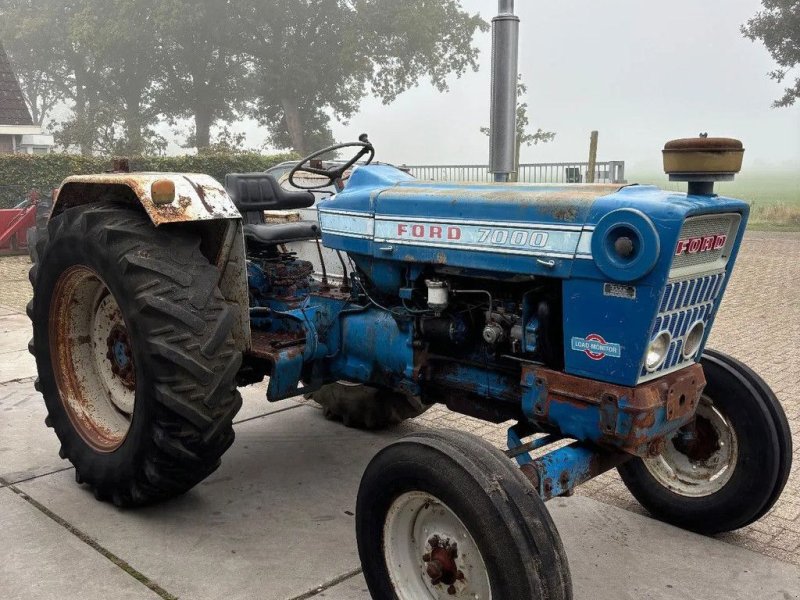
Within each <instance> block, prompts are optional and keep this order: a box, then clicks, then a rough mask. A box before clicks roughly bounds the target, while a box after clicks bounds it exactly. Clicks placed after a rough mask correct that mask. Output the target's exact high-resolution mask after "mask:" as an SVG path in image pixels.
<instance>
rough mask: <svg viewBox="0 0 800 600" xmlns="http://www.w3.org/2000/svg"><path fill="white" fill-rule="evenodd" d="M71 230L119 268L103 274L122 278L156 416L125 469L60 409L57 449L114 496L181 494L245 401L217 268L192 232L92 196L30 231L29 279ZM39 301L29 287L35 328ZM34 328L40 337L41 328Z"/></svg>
mask: <svg viewBox="0 0 800 600" xmlns="http://www.w3.org/2000/svg"><path fill="white" fill-rule="evenodd" d="M78 237H85V238H86V239H87V240H88V242H87V243H88V244H90V246H91V247H93V248H97V247H104V248H105V251H106V252H107V253H108V255H109V257H110V258H109V262H110V264H111V265H112V267H110V268H111V269H115V270H116V271H118V273H117V274H112V273H109V274H108V277H109V278H112V277H115V278H117V279H119V280H120V281H124V284H123V286H124V290H125V293H126V294H129V296H130V299H129V300H128V306H129V309H128V313H126V318H128V319H131V320H135V321H137V323H138V326H139V328H140V329H141V331H142V332H144V336H143V337H144V338H145V339H140V340H139V341H138V343H139V344H140V345H141V346H142V348H143V354H144V356H146V359H145V361H146V363H147V370H146V376H145V379H147V380H148V381H146V382H144V388H146V389H147V393H148V394H149V398H150V400H149V401H152V403H153V408H152V411H153V412H152V414H153V418H152V422H151V423H149V424H147V425H146V426H145V427H146V432H145V434H143V437H144V438H146V439H141V440H139V441H138V442H137V443H138V444H139V445H140V446H141V449H140V451H139V452H138V453H137V455H140V458H139V460H138V463H137V465H136V466H133V467H132V469H133V472H131V473H129V474H128V476H127V477H116V478H115V477H114V476H113V475H112V474H110V473H108V472H107V471H108V470H107V469H105V468H102V467H101V466H100V465H99V464H98V463H99V461H98V460H97V458H96V457H91V456H86V452H85V450H83V449H82V448H81V446H82V444H81V443H79V441H78V439H76V438H77V434H75V435H68V434H65V431H64V429H65V428H64V426H63V419H61V421H62V426H61V427H59V425H58V421H59V420H58V419H56V420H55V421H56V433H57V434H59V437H60V438H62V447H63V450H64V454H65V456H66V457H67V458H69V459H70V460H71V461H72V462H73V464H75V467H76V471H77V472H78V473H79V476H80V478H81V480H82V481H84V482H85V483H87V484H89V485H91V486H92V487H93V488H94V489H95V492H96V493H97V495H98V496H99V497H100V498H102V499H110V500H111V501H113V502H114V504H116V505H118V506H131V505H141V504H148V503H151V502H154V501H159V500H162V499H165V498H167V497H170V496H174V495H177V494H181V493H183V492H185V491H187V490H188V489H190V488H191V487H193V486H194V485H196V484H197V483H199V482H200V481H201V480H202V479H204V478H205V477H207V476H208V475H209V474H210V473H212V472H213V471H214V470H215V469H216V468H217V467H218V466H219V464H220V457H221V455H222V453H223V452H224V451H225V450H227V448H228V447H229V446H230V445H231V443H232V442H233V439H234V434H233V418H234V416H235V414H236V412H237V411H238V410H239V408H240V407H241V403H242V400H241V396H240V395H239V393H238V391H237V390H236V383H235V375H236V372H237V370H238V368H239V365H240V364H241V353H240V352H238V351H237V350H235V348H234V343H233V325H234V318H233V308H232V307H231V306H229V305H228V303H227V302H226V301H225V299H224V298H223V296H222V294H221V293H220V291H219V289H218V287H217V283H218V280H219V271H218V270H217V268H216V267H214V266H213V265H211V264H210V263H209V262H208V260H207V259H206V258H205V257H204V256H203V255H202V253H201V252H200V243H199V238H198V237H197V236H196V235H194V234H192V233H190V232H188V231H186V230H181V229H177V228H175V229H171V230H170V232H169V233H168V234H167V233H164V232H162V231H160V230H156V228H155V227H153V225H152V223H151V222H150V221H149V219H148V217H147V216H146V215H145V214H144V212H142V211H140V210H134V209H131V208H130V207H120V206H116V205H108V204H94V205H85V206H80V207H76V208H72V209H67V210H65V211H63V212H62V213H61V214H60V215H59V216H58V217H56V218H54V219H51V220H50V222H49V223H48V227H47V235H46V236H41V238H40V239H39V240H37V252H38V256H39V257H40V259H41V265H42V269H39V270H37V271H34V269H32V272H33V274H32V278H33V280H34V282H35V283H34V288H36V282H38V280H39V278H40V277H41V275H42V272H43V270H44V266H45V265H46V263H47V258H48V257H47V254H48V252H49V251H50V249H51V248H52V247H53V246H55V245H56V242H58V241H59V240H61V239H62V238H64V239H67V240H69V239H72V240H74V241H77V238H78ZM51 240H52V241H51ZM62 245H63V244H62ZM103 275H105V274H102V273H101V276H103ZM51 277H52V274H51ZM106 283H107V284H108V281H106ZM186 298H188V300H189V301H188V302H186V301H185V300H184V299H186ZM37 302H39V301H38V300H37V297H36V296H34V300H33V301H32V305H31V309H30V311H29V314H30V315H31V317H32V319H35V320H34V329H36V328H37V327H40V328H41V327H44V326H45V325H44V324H43V323H40V324H39V325H37V322H40V321H41V319H42V317H43V315H44V316H46V314H47V313H46V312H45V311H46V308H44V307H39V306H37ZM48 305H49V301H48ZM35 334H36V331H35ZM35 338H36V339H37V340H39V341H41V340H42V339H46V338H45V336H43V335H41V333H40V335H35ZM220 348H225V351H224V352H220V351H219V350H220ZM34 350H35V353H36V356H37V363H39V366H40V370H41V366H42V363H44V362H47V363H48V364H49V349H47V348H44V347H39V345H37V347H36V348H35V349H34ZM48 388H49V389H48ZM42 389H43V393H44V395H45V399H46V402H47V403H48V404H51V403H53V402H60V400H59V399H58V397H57V396H58V392H57V389H55V390H54V389H53V386H52V384H51V385H49V386H48V385H43V386H42ZM143 393H144V392H143ZM48 397H49V401H48ZM138 402H139V393H138V386H137V405H138ZM48 408H51V407H48ZM49 413H50V415H52V414H53V410H52V409H51V410H50V411H49ZM129 436H130V433H129ZM126 441H127V440H126Z"/></svg>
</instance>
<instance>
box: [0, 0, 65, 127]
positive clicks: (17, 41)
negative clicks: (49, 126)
mask: <svg viewBox="0 0 800 600" xmlns="http://www.w3.org/2000/svg"><path fill="white" fill-rule="evenodd" d="M52 9H53V5H48V6H46V7H38V6H34V5H33V4H32V2H30V1H25V0H3V1H2V2H0V39H2V40H3V44H4V46H5V49H6V51H7V52H8V55H9V58H10V59H11V62H12V64H13V66H14V71H15V73H16V75H17V78H18V79H19V82H20V87H21V89H22V94H23V96H24V97H25V102H26V104H27V105H28V110H29V111H30V113H31V117H32V118H33V122H34V123H36V124H37V125H40V126H41V125H43V124H44V122H45V120H46V119H47V117H48V115H49V114H50V111H51V110H52V109H53V107H54V106H55V105H56V104H57V103H58V102H59V101H61V100H63V99H64V89H63V87H62V86H61V84H60V82H59V81H58V77H59V75H61V76H63V65H62V63H61V54H62V53H61V51H60V46H61V45H62V44H63V43H64V42H65V32H64V30H63V28H61V27H60V24H59V21H58V18H57V11H54V10H52Z"/></svg>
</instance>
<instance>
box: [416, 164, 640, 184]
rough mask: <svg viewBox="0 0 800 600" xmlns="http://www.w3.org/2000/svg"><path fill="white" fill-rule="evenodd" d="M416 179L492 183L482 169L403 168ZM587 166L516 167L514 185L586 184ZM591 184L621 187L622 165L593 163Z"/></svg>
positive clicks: (427, 166) (455, 167)
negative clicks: (592, 181)
mask: <svg viewBox="0 0 800 600" xmlns="http://www.w3.org/2000/svg"><path fill="white" fill-rule="evenodd" d="M402 168H403V169H408V170H409V172H410V173H411V174H412V175H413V176H414V177H416V178H417V179H425V180H429V181H479V182H491V181H494V177H493V175H492V173H491V172H490V171H489V167H488V166H486V165H403V166H402ZM588 175H589V163H588V162H563V163H527V164H521V165H520V166H519V177H518V178H517V181H520V182H525V183H587V182H589V181H590V180H591V178H590V177H589V176H588ZM594 183H625V161H624V160H610V161H606V162H597V163H595V172H594Z"/></svg>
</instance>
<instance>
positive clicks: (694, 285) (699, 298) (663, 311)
mask: <svg viewBox="0 0 800 600" xmlns="http://www.w3.org/2000/svg"><path fill="white" fill-rule="evenodd" d="M725 276H726V273H725V272H724V271H721V272H718V273H712V274H710V275H704V276H702V277H694V278H690V279H682V280H678V281H670V282H669V283H668V284H667V286H666V287H665V288H664V294H663V296H662V297H661V303H660V305H659V309H658V316H656V320H655V322H654V323H653V328H652V330H651V332H650V335H651V339H652V338H653V337H655V336H656V334H658V333H660V332H662V331H668V332H669V333H670V336H671V337H672V342H671V344H670V347H669V351H668V353H667V358H666V359H665V360H664V363H663V364H662V365H661V366H660V367H659V368H658V369H657V370H656V371H655V372H653V373H648V372H647V370H646V369H645V368H644V367H642V372H641V374H640V377H639V381H640V382H641V381H646V380H648V379H653V378H655V377H660V376H661V375H663V374H664V373H665V372H667V371H671V370H674V369H676V368H680V367H682V366H686V365H688V364H690V363H692V362H694V361H695V357H691V358H685V357H684V356H683V354H682V352H681V351H682V350H683V340H684V337H685V336H686V332H687V331H689V328H690V327H691V326H692V325H693V324H694V323H696V322H697V321H702V322H703V324H704V325H705V326H706V329H708V324H709V321H710V320H711V317H712V316H713V314H714V309H715V307H716V300H717V298H718V296H719V292H720V290H721V289H722V285H723V283H724V281H725Z"/></svg>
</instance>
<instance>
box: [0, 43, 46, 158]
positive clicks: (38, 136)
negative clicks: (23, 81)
mask: <svg viewBox="0 0 800 600" xmlns="http://www.w3.org/2000/svg"><path fill="white" fill-rule="evenodd" d="M53 145H54V143H53V136H52V135H45V134H43V133H42V128H41V127H39V126H38V125H35V124H34V123H33V120H32V119H31V114H30V112H29V111H28V107H27V106H26V105H25V99H24V97H23V95H22V90H21V89H20V87H19V81H17V76H16V75H15V74H14V70H13V69H12V68H11V63H10V62H9V60H8V56H7V55H6V51H5V50H4V49H3V45H2V44H0V153H2V152H23V153H26V154H47V153H48V152H50V151H51V150H52V148H53Z"/></svg>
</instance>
